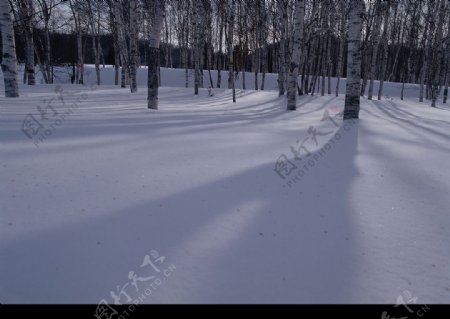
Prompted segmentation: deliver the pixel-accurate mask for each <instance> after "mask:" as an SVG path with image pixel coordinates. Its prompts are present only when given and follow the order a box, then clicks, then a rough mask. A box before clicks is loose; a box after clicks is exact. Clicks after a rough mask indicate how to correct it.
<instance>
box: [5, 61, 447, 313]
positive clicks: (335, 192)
mask: <svg viewBox="0 0 450 319" xmlns="http://www.w3.org/2000/svg"><path fill="white" fill-rule="evenodd" d="M145 74H146V71H145V69H142V70H140V73H139V79H140V82H139V83H140V84H141V85H144V84H145ZM205 74H206V73H205ZM94 76H95V74H94V72H93V73H91V74H90V75H89V76H88V79H87V80H86V83H87V84H89V86H86V87H83V89H82V92H78V93H74V92H77V90H78V91H79V90H80V86H73V85H70V84H65V83H64V82H66V81H65V80H64V79H61V80H60V81H59V82H60V83H59V84H55V85H38V86H36V87H33V88H30V87H27V86H21V97H20V98H18V99H6V98H4V96H3V95H1V96H0V180H1V181H2V183H1V184H0V302H1V303H98V302H99V301H100V300H102V299H105V300H106V301H107V302H108V303H109V304H114V300H113V298H112V297H111V291H114V292H117V290H116V287H117V286H120V287H123V286H124V285H126V284H127V283H128V286H126V292H127V293H128V295H129V296H130V297H131V298H132V299H133V300H135V299H137V298H138V297H139V296H141V297H142V296H143V294H144V291H145V289H150V290H151V294H148V295H145V294H144V297H145V298H143V301H142V302H143V303H386V304H392V303H395V302H396V301H397V298H398V297H399V296H401V295H403V294H405V291H407V292H410V293H411V294H412V296H413V297H417V298H418V299H417V301H418V302H419V303H446V302H448V300H449V296H450V279H449V277H448V269H449V267H450V251H449V249H448V247H450V236H448V234H449V231H450V216H449V214H448V213H449V207H450V197H449V196H448V194H449V191H450V178H449V174H448V172H449V164H448V155H449V154H450V153H449V152H450V145H449V144H448V138H449V134H450V112H449V110H448V109H445V108H444V107H443V106H442V105H440V106H439V107H440V108H438V109H433V108H431V107H429V105H428V104H427V103H419V102H418V99H417V96H418V88H417V86H415V85H407V89H406V91H405V92H406V93H405V95H406V98H405V100H404V101H400V99H399V98H398V96H399V94H400V86H401V84H394V83H386V84H385V85H386V94H387V96H385V97H384V98H383V100H382V101H376V100H375V101H367V100H365V99H362V105H361V108H362V110H361V113H360V120H358V121H357V122H356V123H351V124H350V125H347V126H344V125H343V123H342V120H340V119H338V118H334V121H336V123H337V125H339V128H338V127H336V126H335V124H334V123H333V122H332V121H331V120H329V119H326V118H325V119H324V112H325V111H328V112H329V113H330V114H331V115H335V114H337V113H339V112H340V111H342V109H343V105H344V95H342V94H340V95H339V97H336V96H334V95H330V96H328V95H325V96H324V97H321V96H317V95H316V96H303V97H300V99H299V101H298V105H299V108H298V110H297V111H295V112H286V111H285V103H286V101H285V98H284V97H278V94H277V92H276V91H275V90H274V89H275V87H276V76H275V75H268V76H267V83H266V88H267V89H268V90H266V91H253V90H245V91H243V90H238V92H237V98H238V101H237V102H238V103H236V104H233V103H232V102H231V92H230V91H229V90H226V89H215V95H214V96H212V97H210V96H209V95H208V92H207V89H201V91H200V95H199V96H195V95H193V89H192V88H189V89H184V88H182V86H183V85H184V70H173V69H164V70H163V76H162V83H163V85H165V86H164V87H162V88H161V89H160V99H159V101H160V110H158V111H154V110H147V109H146V89H145V87H143V86H141V87H140V88H139V93H137V94H131V93H130V92H129V89H120V88H117V87H115V86H113V85H112V84H113V83H112V82H111V81H112V78H113V69H112V68H105V69H102V77H104V82H105V84H103V85H102V86H100V87H91V86H90V84H92V83H93V82H94V80H95V78H94ZM215 76H216V73H215V72H213V77H214V78H215ZM226 79H227V75H226V73H225V72H224V77H223V82H222V84H223V85H226ZM0 80H2V79H0ZM205 80H206V78H205ZM239 80H240V79H239ZM190 81H192V76H191V78H190ZM333 81H334V80H333ZM1 83H2V81H1ZM205 83H207V82H206V81H205ZM1 85H3V83H2V84H1ZM252 85H253V76H252V75H251V74H248V75H247V87H248V88H251V87H252ZM205 86H206V84H205ZM237 86H238V87H241V84H240V82H239V83H238V84H237ZM344 87H345V81H343V83H341V91H343V89H344ZM377 87H378V84H376V86H375V92H376V90H377ZM61 88H62V89H63V90H64V91H63V93H62V94H63V98H64V103H65V105H64V104H63V103H62V101H61V100H56V99H55V100H54V103H52V105H53V106H54V108H55V110H56V111H57V112H58V115H56V116H54V114H52V112H51V110H49V113H48V114H47V115H48V117H49V121H47V122H45V121H44V122H45V123H47V124H49V123H55V122H54V120H56V119H61V117H60V116H61V114H64V113H65V112H67V111H68V110H69V109H70V106H71V105H74V104H72V103H75V107H72V113H70V114H67V115H66V116H65V118H64V120H62V121H61V123H60V125H58V126H56V125H54V128H53V129H52V131H51V135H50V136H48V137H47V138H45V139H43V140H42V141H38V143H37V146H36V144H33V140H32V139H30V138H28V137H27V136H26V135H25V134H24V132H22V124H23V120H24V118H25V117H26V116H27V114H29V113H31V114H33V115H34V116H35V117H36V118H37V119H39V112H38V111H37V108H36V106H37V105H40V106H41V107H45V105H46V102H45V101H49V100H50V99H52V98H56V97H58V95H57V94H56V93H55V90H58V89H59V90H60V89H61ZM0 92H2V93H0V94H3V87H0ZM72 93H73V94H72ZM83 94H85V95H83ZM77 99H78V102H77ZM53 116H54V117H53ZM58 123H59V122H58ZM311 127H313V129H315V130H316V131H317V132H319V133H321V134H323V135H317V136H316V137H317V142H318V143H317V144H318V145H316V144H315V142H314V141H313V140H312V139H311V135H310V133H311V130H310V128H311ZM41 132H42V130H41ZM330 132H332V133H330ZM336 133H339V134H340V135H339V136H340V137H341V138H340V139H339V140H336V138H335V137H334V136H335V134H336ZM308 137H310V138H309V140H308V143H307V144H305V145H307V147H308V151H309V152H310V153H311V154H310V156H307V153H306V152H305V150H304V149H299V148H298V147H299V145H298V144H296V141H297V140H299V141H300V142H302V141H303V140H304V139H306V138H308ZM327 145H328V146H327ZM291 146H293V147H294V149H297V150H300V151H301V154H302V160H301V161H299V160H296V159H295V158H294V154H293V153H292V152H291V150H290V147H291ZM283 154H284V155H286V158H287V159H288V160H289V161H290V162H291V163H293V164H295V165H296V166H297V168H296V169H294V170H293V171H292V172H291V174H290V175H289V176H286V178H285V179H282V178H281V177H280V176H279V175H278V174H277V173H276V171H275V164H276V162H277V159H279V158H280V156H282V155H283ZM309 161H313V163H314V165H312V166H311V164H308V163H311V162H309ZM304 165H305V166H306V167H305V166H304ZM302 169H303V174H302V176H301V177H300V170H302ZM296 174H297V175H296ZM294 176H298V177H297V178H294ZM153 250H156V251H157V252H158V254H159V255H160V256H164V257H165V259H163V260H162V262H159V263H157V262H155V266H157V267H158V268H159V270H161V272H157V271H156V270H155V269H152V268H151V267H148V266H146V267H141V265H143V260H144V257H145V256H146V255H150V256H152V257H154V256H156V255H157V254H156V252H155V251H153ZM152 260H153V259H152ZM160 261H161V260H160ZM144 264H145V263H144ZM163 269H164V271H162V270H163ZM168 269H170V271H168ZM131 271H134V272H135V274H137V275H138V276H139V277H140V278H141V279H142V281H138V282H137V285H138V286H137V288H136V289H135V287H133V286H132V285H131V277H128V275H129V273H130V272H131ZM150 276H154V277H156V278H160V279H161V281H162V283H161V284H160V285H156V286H154V287H153V288H148V287H149V283H150V282H152V280H154V279H152V280H146V281H144V279H147V278H149V277H150ZM126 301H127V298H126V296H125V295H122V299H121V302H126ZM386 310H387V311H389V309H386Z"/></svg>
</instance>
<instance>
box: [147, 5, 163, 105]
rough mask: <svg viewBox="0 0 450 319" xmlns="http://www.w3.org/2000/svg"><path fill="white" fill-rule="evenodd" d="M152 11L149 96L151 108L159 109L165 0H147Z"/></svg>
mask: <svg viewBox="0 0 450 319" xmlns="http://www.w3.org/2000/svg"><path fill="white" fill-rule="evenodd" d="M147 2H150V3H149V4H148V7H149V12H151V30H150V35H149V43H148V48H149V54H148V97H147V103H148V104H147V106H148V108H149V109H154V110H157V109H158V89H159V85H158V83H159V80H158V78H159V72H158V70H159V43H160V40H161V30H162V27H163V23H164V17H165V15H166V14H165V0H152V1H150V0H147Z"/></svg>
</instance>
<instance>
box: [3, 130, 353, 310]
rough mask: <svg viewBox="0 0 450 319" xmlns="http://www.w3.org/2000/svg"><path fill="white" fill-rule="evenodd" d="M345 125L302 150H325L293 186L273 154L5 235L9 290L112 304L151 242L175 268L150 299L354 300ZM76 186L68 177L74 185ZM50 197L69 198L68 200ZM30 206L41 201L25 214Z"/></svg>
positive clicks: (15, 296) (6, 295)
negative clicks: (188, 183) (100, 212)
mask: <svg viewBox="0 0 450 319" xmlns="http://www.w3.org/2000/svg"><path fill="white" fill-rule="evenodd" d="M339 132H340V134H341V135H342V138H341V139H340V140H339V141H337V142H336V143H335V144H334V146H332V147H331V149H329V150H328V151H326V152H325V155H320V154H321V153H319V152H320V150H319V151H317V152H316V153H314V154H312V155H311V157H309V158H305V160H304V161H305V164H307V162H306V159H312V158H314V156H319V157H320V160H318V161H317V163H316V164H315V165H314V166H313V167H310V168H309V170H308V171H307V172H306V174H305V175H304V176H303V177H302V178H301V180H300V181H298V182H297V183H295V184H294V185H293V186H292V187H291V188H289V187H287V186H286V181H287V180H282V179H281V178H280V177H279V176H278V175H277V174H276V173H275V172H274V164H275V163H267V164H264V165H260V166H256V167H252V168H249V169H247V170H244V171H242V172H240V173H235V174H234V175H231V176H229V174H228V177H226V178H217V179H215V180H213V181H211V182H208V183H206V184H203V185H200V186H197V187H192V188H190V189H188V190H184V191H179V192H177V193H174V194H172V195H169V196H166V197H162V198H159V199H155V200H149V201H146V202H137V201H136V200H134V198H133V195H132V194H127V196H128V198H129V203H130V204H129V207H128V208H126V209H118V210H117V211H115V212H111V213H110V214H108V215H107V216H95V217H94V216H92V217H91V218H90V219H89V220H85V221H84V222H80V223H78V224H70V225H67V224H66V225H60V226H58V227H55V228H51V229H48V230H46V231H42V232H40V233H38V234H30V235H29V236H27V237H23V238H20V239H15V240H10V241H8V242H6V243H2V244H1V246H0V282H1V283H2V284H1V288H0V300H1V301H2V302H6V303H18V302H20V303H96V302H98V301H99V300H101V299H103V298H105V299H107V300H108V301H109V302H110V303H112V300H111V298H110V296H109V293H110V291H111V290H114V289H115V288H116V286H118V285H120V286H122V285H123V284H125V283H127V282H128V278H127V275H128V273H129V272H130V271H131V270H134V271H137V272H138V271H139V266H140V265H141V263H142V259H143V257H144V255H145V254H148V253H149V252H150V250H151V249H157V250H158V251H159V252H160V253H161V254H163V255H165V256H166V257H167V263H168V264H169V263H173V264H174V265H175V266H176V270H175V271H174V273H173V275H172V276H171V277H170V278H168V279H167V281H165V282H164V283H163V284H162V285H161V287H160V288H158V290H157V291H154V292H153V293H152V295H151V296H150V297H148V298H147V299H146V301H145V302H146V303H153V302H157V303H263V302H264V303H267V302H272V303H340V302H352V301H354V300H357V296H356V297H355V296H354V295H353V289H352V287H353V285H354V284H355V277H354V276H355V273H357V272H358V259H359V255H358V251H360V249H359V248H358V245H359V243H358V241H357V232H358V230H357V226H358V225H355V223H354V215H355V213H356V212H355V208H354V207H353V206H352V203H351V201H350V200H349V198H350V197H351V186H352V181H353V179H354V177H355V176H356V175H357V174H358V172H357V169H356V167H355V163H354V159H355V156H356V154H357V152H358V148H357V140H358V130H357V125H355V127H354V128H353V129H351V130H349V131H344V129H343V128H342V127H341V128H340V130H339ZM290 142H291V141H288V142H287V143H290ZM277 155H279V154H274V162H275V159H276V157H277ZM291 160H293V159H291ZM224 165H226V164H225V163H224ZM216 170H217V173H218V176H220V175H222V172H221V170H222V169H221V168H220V167H217V168H216ZM150 172H151V171H150ZM223 174H226V173H225V171H224V172H223ZM182 175H183V172H181V176H180V178H182V177H183V176H182ZM216 175H217V174H216ZM167 182H168V183H173V184H174V187H175V184H176V183H177V181H176V180H170V181H167ZM136 183H137V182H136ZM78 187H79V185H77V184H71V185H67V189H68V191H70V190H76V189H78ZM124 187H125V188H126V187H130V189H131V188H133V187H136V185H135V184H134V183H133V184H130V185H124ZM74 194H75V193H74ZM80 196H82V195H80ZM53 205H54V206H55V207H56V208H57V209H60V210H61V211H64V210H70V209H71V204H70V203H67V202H61V201H58V202H55V203H54V204H53ZM86 205H89V204H86ZM95 205H101V203H93V206H95ZM87 208H88V207H87ZM33 209H39V207H33V208H30V211H23V212H18V213H21V214H32V213H33V212H32V210H33ZM2 227H3V226H2ZM9 227H15V226H14V225H13V226H9ZM149 274H150V273H146V274H144V275H149ZM129 288H130V290H128V291H129V293H130V294H131V295H133V297H134V298H137V296H138V294H137V293H135V292H133V289H134V288H133V287H131V286H130V287H129ZM141 293H142V291H141Z"/></svg>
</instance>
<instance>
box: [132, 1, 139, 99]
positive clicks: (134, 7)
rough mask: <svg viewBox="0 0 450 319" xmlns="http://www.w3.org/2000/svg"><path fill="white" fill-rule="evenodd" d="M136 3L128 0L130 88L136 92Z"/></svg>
mask: <svg viewBox="0 0 450 319" xmlns="http://www.w3.org/2000/svg"><path fill="white" fill-rule="evenodd" d="M138 35H139V32H138V3H137V0H130V80H131V84H130V90H131V93H137V91H138V87H137V78H136V73H137V59H138Z"/></svg>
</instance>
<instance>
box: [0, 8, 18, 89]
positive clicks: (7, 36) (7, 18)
mask: <svg viewBox="0 0 450 319" xmlns="http://www.w3.org/2000/svg"><path fill="white" fill-rule="evenodd" d="M0 29H1V33H2V71H3V80H4V82H5V96H6V97H18V96H19V85H18V82H17V57H16V44H15V39H14V28H13V21H12V17H11V8H10V6H9V2H8V1H1V2H0Z"/></svg>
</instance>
